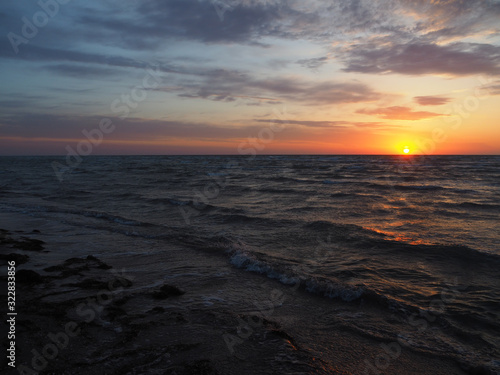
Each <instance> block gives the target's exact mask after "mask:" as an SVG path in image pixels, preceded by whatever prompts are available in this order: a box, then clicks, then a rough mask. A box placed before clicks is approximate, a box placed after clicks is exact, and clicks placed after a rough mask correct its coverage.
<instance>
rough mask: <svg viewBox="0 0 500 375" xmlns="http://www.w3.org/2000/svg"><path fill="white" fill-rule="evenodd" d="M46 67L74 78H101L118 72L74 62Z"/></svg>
mask: <svg viewBox="0 0 500 375" xmlns="http://www.w3.org/2000/svg"><path fill="white" fill-rule="evenodd" d="M46 69H47V70H49V71H51V72H53V73H56V74H59V75H65V76H69V77H75V78H92V77H94V78H102V77H110V76H113V75H117V74H120V72H119V71H117V70H116V69H106V68H102V67H95V66H87V65H75V64H58V65H49V66H47V67H46Z"/></svg>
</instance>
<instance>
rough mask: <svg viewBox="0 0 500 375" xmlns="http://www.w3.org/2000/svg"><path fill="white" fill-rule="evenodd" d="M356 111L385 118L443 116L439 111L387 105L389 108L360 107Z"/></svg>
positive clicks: (401, 118)
mask: <svg viewBox="0 0 500 375" xmlns="http://www.w3.org/2000/svg"><path fill="white" fill-rule="evenodd" d="M356 113H361V114H364V115H374V116H378V117H382V118H385V119H387V120H412V121H414V120H422V119H426V118H432V117H438V116H443V115H442V114H439V113H434V112H426V111H413V110H412V109H411V108H408V107H399V106H394V107H387V108H375V109H360V110H358V111H356Z"/></svg>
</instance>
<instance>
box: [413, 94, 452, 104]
mask: <svg viewBox="0 0 500 375" xmlns="http://www.w3.org/2000/svg"><path fill="white" fill-rule="evenodd" d="M413 99H414V100H415V101H416V102H417V103H418V104H420V105H443V104H446V103H448V102H449V101H450V100H451V98H445V97H442V96H416V97H414V98H413Z"/></svg>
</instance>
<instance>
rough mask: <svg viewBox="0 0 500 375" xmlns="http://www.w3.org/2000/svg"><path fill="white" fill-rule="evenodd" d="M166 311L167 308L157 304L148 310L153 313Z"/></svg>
mask: <svg viewBox="0 0 500 375" xmlns="http://www.w3.org/2000/svg"><path fill="white" fill-rule="evenodd" d="M164 312H165V309H164V308H163V307H161V306H156V307H154V308H152V309H151V310H149V311H148V313H152V314H161V313H164Z"/></svg>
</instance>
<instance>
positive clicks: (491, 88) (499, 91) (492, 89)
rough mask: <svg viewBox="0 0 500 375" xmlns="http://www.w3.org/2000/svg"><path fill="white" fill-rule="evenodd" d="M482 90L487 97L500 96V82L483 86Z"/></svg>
mask: <svg viewBox="0 0 500 375" xmlns="http://www.w3.org/2000/svg"><path fill="white" fill-rule="evenodd" d="M480 89H481V91H482V92H484V94H485V95H500V80H498V81H493V82H491V83H489V84H486V85H483V86H482V87H481V88H480Z"/></svg>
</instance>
